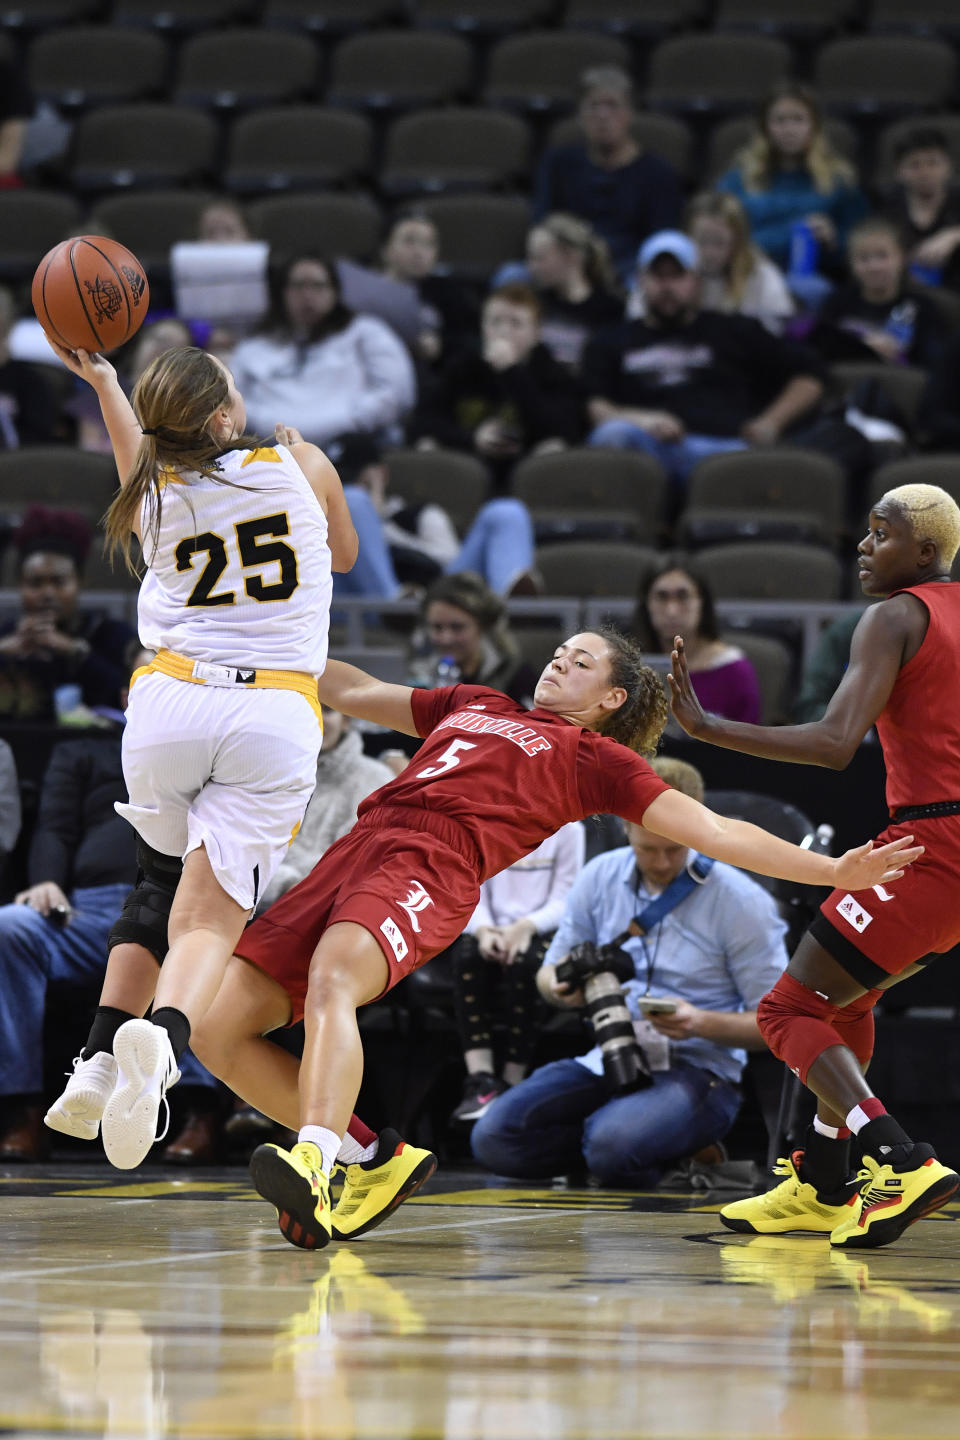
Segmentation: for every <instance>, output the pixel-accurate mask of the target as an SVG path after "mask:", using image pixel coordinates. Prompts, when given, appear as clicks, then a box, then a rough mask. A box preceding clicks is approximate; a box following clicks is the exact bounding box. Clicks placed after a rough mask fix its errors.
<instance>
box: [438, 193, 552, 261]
mask: <svg viewBox="0 0 960 1440" xmlns="http://www.w3.org/2000/svg"><path fill="white" fill-rule="evenodd" d="M419 208H420V209H421V210H422V211H423V212H424V214H425V215H429V216H430V219H431V220H432V221H433V223H434V224H435V225H436V227H437V231H438V233H439V236H440V254H441V255H442V256H443V260H444V264H445V265H449V267H450V269H451V270H453V271H454V272H456V273H458V274H460V275H463V276H465V277H468V278H475V279H486V278H487V277H488V276H489V275H490V274H491V273H492V272H493V271H494V270H495V269H496V268H497V266H498V265H502V264H504V263H505V262H506V261H507V260H515V259H516V257H517V256H518V255H522V254H523V252H524V246H525V244H526V237H527V231H528V230H529V228H530V202H529V201H528V200H527V199H526V198H525V197H524V196H522V195H482V196H481V195H441V196H439V197H438V198H437V199H431V200H424V201H423V202H422V203H421V204H420V206H419Z"/></svg>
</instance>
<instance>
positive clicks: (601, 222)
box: [534, 65, 682, 279]
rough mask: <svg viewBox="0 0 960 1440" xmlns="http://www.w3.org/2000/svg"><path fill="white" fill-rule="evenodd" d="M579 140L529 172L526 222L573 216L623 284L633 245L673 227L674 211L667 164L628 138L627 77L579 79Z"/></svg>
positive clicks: (613, 73) (675, 196)
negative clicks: (595, 237)
mask: <svg viewBox="0 0 960 1440" xmlns="http://www.w3.org/2000/svg"><path fill="white" fill-rule="evenodd" d="M578 113H579V118H580V124H581V126H582V128H583V132H584V140H583V141H581V142H580V143H578V144H574V145H559V146H554V147H553V148H551V149H548V150H547V151H546V152H545V153H544V155H543V157H542V159H541V161H540V166H539V169H538V171H537V177H536V185H535V191H534V219H535V220H537V221H538V222H539V221H541V220H543V219H545V218H546V217H547V216H548V215H552V214H554V213H555V212H556V211H558V210H562V211H565V212H568V213H570V214H573V215H579V216H580V217H581V219H583V220H586V221H587V222H588V223H589V224H590V225H592V226H593V228H594V230H596V231H597V233H598V234H599V235H601V236H602V237H603V239H604V240H606V242H607V244H608V245H609V247H610V254H611V256H612V257H613V263H614V265H615V266H616V269H617V271H618V273H619V274H620V275H621V276H622V277H623V278H624V279H626V278H627V277H628V275H629V273H630V271H631V269H632V268H633V260H634V256H635V255H636V253H637V247H638V246H639V245H641V244H642V243H643V241H644V240H645V239H646V237H647V236H648V235H651V234H653V232H654V231H655V230H662V229H664V228H665V227H667V226H669V225H676V224H677V222H678V221H679V219H680V211H681V206H682V200H681V190H680V181H679V177H678V176H677V173H676V171H675V170H674V169H673V166H672V165H670V164H669V163H668V162H667V161H666V160H662V159H661V158H660V156H659V155H651V154H648V153H647V152H646V151H644V150H643V148H642V147H641V145H640V144H639V142H638V141H637V140H636V139H635V138H634V136H633V133H632V130H631V124H632V121H633V116H634V110H633V98H632V85H631V81H630V76H629V75H628V74H627V73H626V71H624V70H619V69H617V67H616V66H613V65H610V66H606V65H605V66H599V67H597V68H596V69H592V70H587V71H586V72H585V74H584V75H583V76H582V78H581V81H580V108H579V112H578Z"/></svg>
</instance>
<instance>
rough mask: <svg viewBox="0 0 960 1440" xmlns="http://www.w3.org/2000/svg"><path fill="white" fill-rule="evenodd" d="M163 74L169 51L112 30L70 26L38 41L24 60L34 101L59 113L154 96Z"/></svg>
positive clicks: (151, 39)
mask: <svg viewBox="0 0 960 1440" xmlns="http://www.w3.org/2000/svg"><path fill="white" fill-rule="evenodd" d="M169 68H170V49H169V46H168V44H167V42H166V41H165V40H162V39H161V38H160V36H158V35H149V34H141V33H140V32H138V31H136V30H121V29H119V28H118V27H117V26H115V25H85V26H74V27H73V28H72V29H63V30H53V31H50V32H48V33H45V34H42V35H38V36H37V38H36V39H35V40H34V42H33V44H32V45H31V46H30V50H29V52H28V56H27V78H28V81H29V85H30V89H31V91H32V92H33V94H34V96H35V97H36V98H37V99H38V100H46V101H48V102H49V103H50V104H51V105H56V106H59V107H60V108H61V109H63V110H79V109H83V108H87V107H89V106H91V105H109V104H123V103H127V102H130V101H133V100H145V99H149V98H151V97H153V96H157V95H159V94H161V93H162V91H163V87H164V85H165V84H166V81H167V74H168V71H169Z"/></svg>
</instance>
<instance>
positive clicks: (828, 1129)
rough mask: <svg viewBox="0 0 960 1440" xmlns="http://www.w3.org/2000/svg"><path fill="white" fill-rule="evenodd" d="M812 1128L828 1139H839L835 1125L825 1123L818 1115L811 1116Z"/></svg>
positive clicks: (837, 1128)
mask: <svg viewBox="0 0 960 1440" xmlns="http://www.w3.org/2000/svg"><path fill="white" fill-rule="evenodd" d="M813 1128H814V1130H816V1132H817V1134H818V1135H825V1136H826V1137H827V1139H828V1140H839V1139H840V1129H839V1127H838V1126H836V1125H825V1124H824V1122H823V1121H822V1120H821V1119H820V1116H819V1115H814V1117H813Z"/></svg>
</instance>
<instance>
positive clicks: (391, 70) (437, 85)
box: [326, 30, 473, 110]
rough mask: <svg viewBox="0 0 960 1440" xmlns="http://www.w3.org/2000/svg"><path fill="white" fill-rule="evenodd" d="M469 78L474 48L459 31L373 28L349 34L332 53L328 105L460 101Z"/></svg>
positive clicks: (382, 106) (386, 106)
mask: <svg viewBox="0 0 960 1440" xmlns="http://www.w3.org/2000/svg"><path fill="white" fill-rule="evenodd" d="M472 83H473V51H472V50H471V48H470V46H469V44H468V43H467V41H466V40H463V39H461V38H460V36H459V35H440V34H434V33H432V32H430V31H425V30H375V31H372V32H371V33H370V34H366V35H350V36H348V37H347V39H346V40H341V42H340V44H339V45H338V46H337V47H336V49H335V50H334V52H333V56H332V59H331V66H330V80H329V84H328V87H327V93H326V99H327V103H328V104H330V105H352V106H358V107H359V108H361V109H366V110H402V109H409V108H412V107H417V106H423V105H443V104H449V103H451V102H453V101H455V100H462V99H464V98H465V97H467V96H468V95H469V93H470V90H471V87H472Z"/></svg>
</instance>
